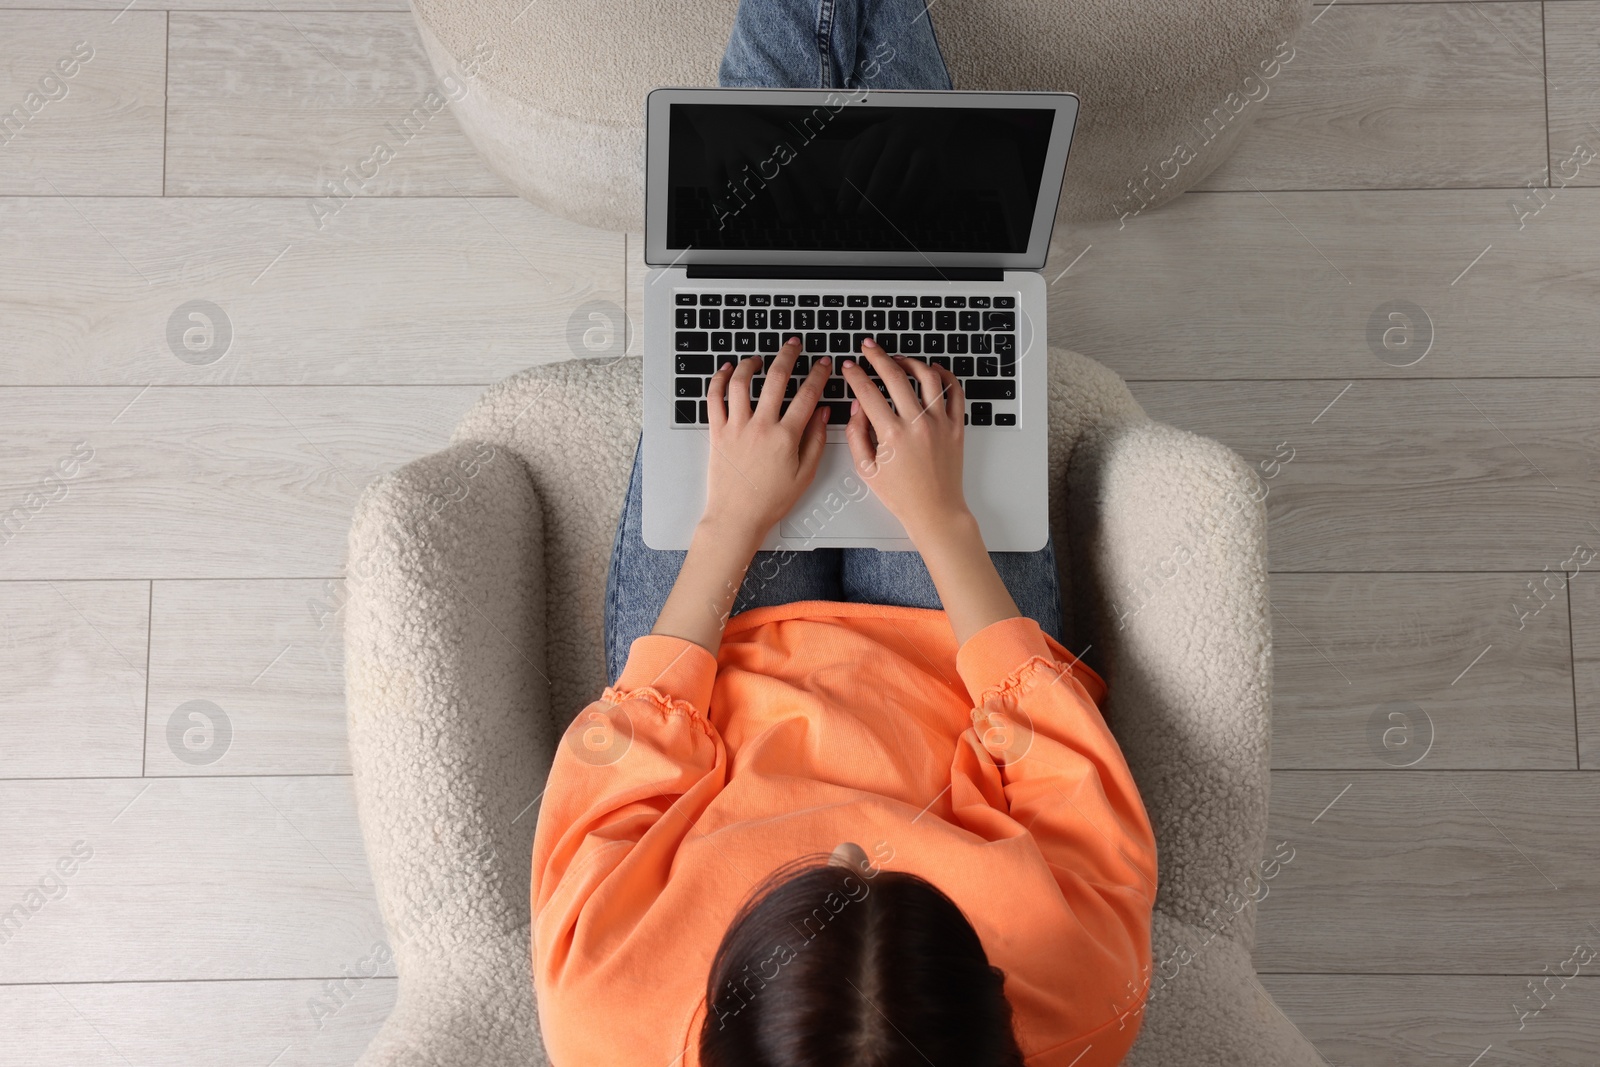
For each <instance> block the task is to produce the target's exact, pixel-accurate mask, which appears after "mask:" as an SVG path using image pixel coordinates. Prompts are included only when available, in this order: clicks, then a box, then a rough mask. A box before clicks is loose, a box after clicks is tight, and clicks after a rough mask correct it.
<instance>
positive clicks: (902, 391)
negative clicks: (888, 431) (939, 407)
mask: <svg viewBox="0 0 1600 1067" xmlns="http://www.w3.org/2000/svg"><path fill="white" fill-rule="evenodd" d="M861 352H862V354H863V355H865V356H866V357H867V358H868V359H870V360H872V365H873V366H874V367H876V368H878V377H880V378H882V379H883V384H884V385H886V386H888V387H889V399H890V400H893V401H894V407H895V410H896V411H898V412H899V413H900V415H901V417H902V418H906V419H914V418H916V416H917V412H919V411H921V410H922V402H921V401H920V400H918V399H917V393H916V390H914V389H912V388H911V379H910V378H907V377H906V372H905V371H904V370H903V369H901V366H900V363H901V361H900V360H897V359H895V358H894V357H893V356H891V355H889V353H887V352H885V351H884V350H883V349H881V348H879V347H878V342H876V341H872V340H868V341H867V342H866V343H865V344H863V345H862V346H861Z"/></svg>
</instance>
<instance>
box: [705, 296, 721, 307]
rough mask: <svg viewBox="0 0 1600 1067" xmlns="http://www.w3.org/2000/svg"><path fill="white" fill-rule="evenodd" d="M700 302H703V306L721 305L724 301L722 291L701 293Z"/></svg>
mask: <svg viewBox="0 0 1600 1067" xmlns="http://www.w3.org/2000/svg"><path fill="white" fill-rule="evenodd" d="M700 303H701V305H702V306H708V305H720V304H721V303H722V294H721V293H701V294H700Z"/></svg>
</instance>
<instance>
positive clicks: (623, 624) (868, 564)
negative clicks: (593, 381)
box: [605, 448, 1061, 683]
mask: <svg viewBox="0 0 1600 1067" xmlns="http://www.w3.org/2000/svg"><path fill="white" fill-rule="evenodd" d="M643 494H644V476H643V451H642V449H641V448H635V449H634V454H633V475H632V477H631V478H630V479H629V481H628V498H627V500H626V501H625V502H624V503H623V505H622V518H621V519H620V520H619V521H618V522H617V539H616V541H615V543H614V544H613V545H612V548H611V570H610V571H609V572H608V574H607V575H606V618H605V640H606V670H607V672H608V678H609V679H610V681H611V682H613V683H614V682H616V680H617V678H618V677H619V676H621V674H622V668H623V666H624V665H625V664H626V663H627V662H628V650H629V649H630V648H632V647H633V642H634V639H635V638H638V637H643V636H644V635H645V634H647V633H649V632H650V631H651V630H652V629H654V628H655V624H656V619H657V618H659V617H660V615H661V608H662V606H663V605H665V604H666V602H667V594H668V593H670V592H672V586H673V583H674V582H676V581H677V580H678V570H679V569H680V568H681V567H682V566H683V557H684V556H685V554H686V553H683V552H667V551H659V550H657V549H653V548H649V547H647V546H646V545H645V543H644V534H643V531H642V529H641V523H642V521H643V516H644V495H643ZM989 558H990V559H992V560H994V566H995V570H997V571H999V572H1000V580H1001V581H1003V582H1005V585H1006V588H1007V589H1008V590H1010V592H1011V599H1012V600H1015V601H1016V602H1017V609H1018V610H1019V611H1021V612H1022V614H1024V615H1026V616H1028V618H1030V619H1032V620H1033V621H1035V622H1037V623H1038V624H1039V628H1040V629H1042V630H1043V631H1044V632H1045V633H1047V634H1049V635H1050V636H1051V637H1053V638H1055V639H1056V640H1057V641H1060V640H1061V585H1060V582H1059V580H1058V578H1057V576H1056V553H1055V547H1054V545H1052V544H1051V543H1050V541H1048V540H1046V541H1045V546H1044V547H1043V548H1041V549H1039V551H1037V552H991V553H989ZM798 600H836V601H837V600H853V601H855V602H857V603H861V604H895V605H899V606H901V607H908V608H933V609H935V610H939V609H942V608H943V607H944V605H943V604H942V603H941V602H940V600H939V591H938V590H937V589H935V588H934V585H933V578H932V577H930V576H929V574H928V568H927V566H926V565H925V564H924V563H923V562H922V556H921V554H920V553H917V552H881V551H879V550H877V549H875V548H817V549H812V550H811V551H808V552H790V553H783V552H757V553H756V555H755V559H753V560H752V561H751V562H750V568H749V570H747V571H746V572H745V579H744V584H743V585H741V586H740V587H739V592H738V595H737V596H735V597H734V602H733V614H735V615H737V614H738V613H739V612H741V611H748V610H750V609H751V608H757V607H765V606H766V605H769V604H792V603H794V602H795V601H798Z"/></svg>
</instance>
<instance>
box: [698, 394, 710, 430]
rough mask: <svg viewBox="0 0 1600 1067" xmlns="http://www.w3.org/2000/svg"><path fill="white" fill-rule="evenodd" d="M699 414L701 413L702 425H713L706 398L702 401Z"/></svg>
mask: <svg viewBox="0 0 1600 1067" xmlns="http://www.w3.org/2000/svg"><path fill="white" fill-rule="evenodd" d="M699 415H700V425H702V426H710V425H711V417H710V414H709V412H707V411H706V402H705V401H704V400H702V401H700V411H699Z"/></svg>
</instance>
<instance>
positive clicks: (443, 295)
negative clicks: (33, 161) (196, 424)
mask: <svg viewBox="0 0 1600 1067" xmlns="http://www.w3.org/2000/svg"><path fill="white" fill-rule="evenodd" d="M312 202H313V201H311V200H309V199H298V198H277V199H266V200H255V199H243V200H240V199H229V198H221V199H209V198H208V199H186V198H166V199H128V200H125V199H106V200H96V199H74V200H72V201H71V202H67V201H63V200H60V199H56V198H49V199H41V198H21V199H9V200H7V199H0V230H3V231H4V232H5V233H6V234H7V249H6V255H5V256H4V257H3V259H0V326H3V327H4V329H0V385H109V384H133V385H140V386H143V385H147V384H150V383H156V384H212V383H235V384H244V383H250V384H255V385H268V384H274V385H276V384H300V383H338V384H359V383H386V384H400V383H407V384H410V383H416V384H421V383H446V382H473V383H480V384H487V383H489V382H494V381H498V380H499V379H501V378H503V377H505V376H506V375H508V374H512V373H514V372H515V371H518V370H521V369H522V368H524V367H527V366H529V365H531V364H535V363H543V362H549V361H553V360H562V359H571V358H573V354H574V349H575V347H576V346H575V342H572V341H571V340H570V338H571V337H573V336H578V335H579V334H581V330H576V329H575V328H574V324H575V323H576V322H577V321H578V320H579V319H580V318H581V317H583V316H584V315H585V314H586V310H585V309H586V308H588V307H589V305H591V304H593V303H594V302H596V301H601V302H606V303H610V304H615V303H617V302H619V301H620V300H621V299H622V267H621V261H620V257H621V254H622V238H621V236H620V235H618V234H610V233H602V232H600V231H597V230H592V229H589V228H587V227H583V226H576V225H574V224H572V223H568V222H565V221H562V220H560V219H556V218H554V217H553V216H551V215H549V214H547V213H545V212H543V211H540V210H539V209H538V208H535V207H534V206H533V205H531V204H528V203H526V202H524V201H522V200H517V199H472V198H468V199H437V200H435V199H427V200H423V199H405V198H384V197H372V198H360V199H355V200H351V201H348V202H346V204H345V206H344V208H343V209H342V210H341V211H340V213H339V214H338V215H336V216H334V217H333V218H332V219H331V220H326V225H325V226H323V227H322V228H321V229H319V228H318V225H317V220H316V219H315V218H314V217H313V216H312V214H311V211H310V208H309V207H308V205H309V204H311V203H312ZM202 302H203V303H202Z"/></svg>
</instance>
